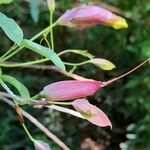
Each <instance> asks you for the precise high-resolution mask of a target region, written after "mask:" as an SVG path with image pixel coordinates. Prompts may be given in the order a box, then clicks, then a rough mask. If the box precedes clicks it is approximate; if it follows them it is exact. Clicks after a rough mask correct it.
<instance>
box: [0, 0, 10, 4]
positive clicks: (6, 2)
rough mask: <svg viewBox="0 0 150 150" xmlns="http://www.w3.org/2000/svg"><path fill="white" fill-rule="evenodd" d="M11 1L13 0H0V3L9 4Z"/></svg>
mask: <svg viewBox="0 0 150 150" xmlns="http://www.w3.org/2000/svg"><path fill="white" fill-rule="evenodd" d="M11 2H13V0H0V4H9V3H11Z"/></svg>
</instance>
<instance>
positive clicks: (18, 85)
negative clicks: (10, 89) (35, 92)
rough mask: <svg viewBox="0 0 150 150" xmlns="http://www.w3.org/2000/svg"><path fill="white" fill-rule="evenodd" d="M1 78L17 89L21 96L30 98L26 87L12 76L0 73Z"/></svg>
mask: <svg viewBox="0 0 150 150" xmlns="http://www.w3.org/2000/svg"><path fill="white" fill-rule="evenodd" d="M1 79H2V80H3V81H5V82H8V83H9V84H11V85H12V86H14V87H15V88H16V89H17V90H18V92H19V93H20V95H21V97H22V98H30V93H29V91H28V89H27V88H26V87H25V86H24V85H23V84H22V83H21V82H20V81H18V80H17V79H15V78H14V77H12V76H9V75H2V76H1Z"/></svg>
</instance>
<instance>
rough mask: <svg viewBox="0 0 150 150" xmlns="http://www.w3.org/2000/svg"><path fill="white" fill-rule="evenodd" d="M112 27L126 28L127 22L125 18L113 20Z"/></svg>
mask: <svg viewBox="0 0 150 150" xmlns="http://www.w3.org/2000/svg"><path fill="white" fill-rule="evenodd" d="M112 27H113V28H114V29H122V28H128V24H127V22H126V20H125V19H123V18H121V19H120V20H117V21H115V22H113V23H112Z"/></svg>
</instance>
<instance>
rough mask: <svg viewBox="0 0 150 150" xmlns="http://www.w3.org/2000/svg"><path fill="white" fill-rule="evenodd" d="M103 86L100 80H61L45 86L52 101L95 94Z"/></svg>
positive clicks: (46, 93) (47, 96) (45, 92)
mask: <svg viewBox="0 0 150 150" xmlns="http://www.w3.org/2000/svg"><path fill="white" fill-rule="evenodd" d="M100 87H101V82H99V81H95V80H93V81H91V80H89V81H87V80H85V81H76V80H68V81H60V82H56V83H52V84H49V85H47V86H46V87H44V90H43V92H44V94H45V96H46V98H48V99H49V100H51V101H62V100H74V99H78V98H82V97H86V96H90V95H93V94H94V93H95V92H96V91H97V90H98V89H99V88H100Z"/></svg>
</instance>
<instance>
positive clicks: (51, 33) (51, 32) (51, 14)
mask: <svg viewBox="0 0 150 150" xmlns="http://www.w3.org/2000/svg"><path fill="white" fill-rule="evenodd" d="M52 24H53V12H52V11H51V12H50V26H51V25H52ZM50 40H51V47H52V50H54V37H53V28H52V29H51V31H50Z"/></svg>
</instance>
